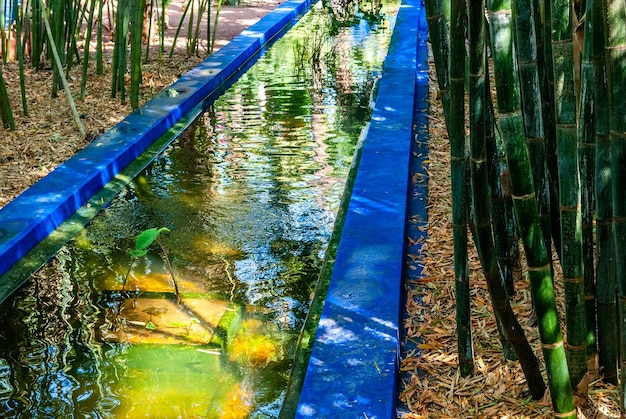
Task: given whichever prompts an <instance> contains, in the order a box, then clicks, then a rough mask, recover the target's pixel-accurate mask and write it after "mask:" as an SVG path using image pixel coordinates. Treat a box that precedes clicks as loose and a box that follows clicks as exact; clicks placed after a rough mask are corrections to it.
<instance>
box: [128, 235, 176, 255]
mask: <svg viewBox="0 0 626 419" xmlns="http://www.w3.org/2000/svg"><path fill="white" fill-rule="evenodd" d="M164 231H165V232H166V233H169V232H170V229H169V228H167V227H161V228H149V229H147V230H144V231H142V232H141V233H140V234H139V235H138V236H137V239H136V240H135V248H134V249H131V251H130V255H131V256H132V257H133V258H139V257H141V256H145V255H146V253H148V247H150V245H151V244H152V243H154V242H155V241H156V240H157V239H158V238H159V235H160V234H161V233H162V232H164Z"/></svg>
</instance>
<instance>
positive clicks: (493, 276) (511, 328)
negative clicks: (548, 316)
mask: <svg viewBox="0 0 626 419" xmlns="http://www.w3.org/2000/svg"><path fill="white" fill-rule="evenodd" d="M484 15H485V3H484V0H480V1H475V2H472V3H470V4H469V15H468V40H469V79H470V83H469V100H470V173H471V179H472V197H473V201H472V207H473V214H474V221H475V225H476V231H475V233H474V242H475V243H476V248H477V249H478V254H479V257H480V261H481V265H482V268H483V272H484V275H485V279H486V281H487V287H488V289H489V294H490V296H491V303H492V306H493V308H494V312H495V314H496V316H497V317H498V319H499V321H501V322H502V326H503V329H504V332H505V333H506V337H507V338H508V340H509V341H510V343H511V344H512V345H513V348H514V350H515V354H516V355H517V357H518V359H519V361H520V365H521V367H522V370H523V372H524V375H525V376H526V381H527V383H528V388H529V390H530V392H531V394H532V396H533V398H535V399H539V398H541V397H543V394H544V392H545V383H544V381H543V378H542V376H541V372H540V371H539V362H538V360H537V358H536V357H535V355H534V353H533V351H532V349H531V347H530V345H529V344H528V341H527V340H526V337H525V336H524V331H523V330H522V328H521V326H520V325H519V322H518V321H517V319H516V318H515V314H514V313H513V310H512V309H511V305H510V302H509V299H508V295H507V293H506V290H505V288H504V283H503V281H502V278H501V277H500V274H499V270H498V267H497V262H496V258H495V252H494V245H493V238H492V233H491V221H490V219H489V218H490V211H489V208H488V201H487V200H485V199H484V197H486V196H489V179H488V172H487V164H486V143H485V134H486V131H485V115H486V105H487V101H486V93H487V90H486V88H485V79H486V74H485V68H486V60H487V56H486V50H487V49H486V43H485V37H486V28H485V26H486V25H485V18H484Z"/></svg>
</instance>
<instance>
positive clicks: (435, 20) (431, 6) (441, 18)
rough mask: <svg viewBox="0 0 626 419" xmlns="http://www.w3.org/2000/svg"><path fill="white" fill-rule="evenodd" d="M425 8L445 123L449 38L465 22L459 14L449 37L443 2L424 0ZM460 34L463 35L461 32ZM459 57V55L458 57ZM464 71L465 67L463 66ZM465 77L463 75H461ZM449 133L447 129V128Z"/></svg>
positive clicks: (448, 99) (447, 100) (448, 76)
mask: <svg viewBox="0 0 626 419" xmlns="http://www.w3.org/2000/svg"><path fill="white" fill-rule="evenodd" d="M424 6H425V9H426V23H427V24H428V39H429V40H430V44H431V46H432V48H431V49H432V52H433V58H434V59H435V72H436V74H437V84H438V86H439V93H440V95H441V104H442V107H443V114H444V116H445V119H446V125H447V124H448V122H449V119H450V118H449V115H450V74H449V72H450V71H452V70H451V69H450V66H451V65H452V63H451V62H450V59H451V57H450V39H449V38H451V37H452V36H455V35H456V36H458V35H459V34H455V33H454V31H455V30H464V28H465V23H464V22H463V21H462V19H463V17H462V16H459V17H457V19H458V20H459V21H457V22H454V23H452V22H451V24H454V25H455V26H454V27H453V28H451V29H450V37H448V24H447V22H446V16H445V15H444V8H443V2H442V1H441V0H426V1H425V2H424ZM460 35H463V34H462V33H461V34H460ZM455 58H457V57H455ZM458 58H459V59H460V57H458ZM462 60H463V63H464V65H465V51H463V58H462ZM463 71H465V68H463ZM463 77H465V75H463ZM448 134H449V129H448Z"/></svg>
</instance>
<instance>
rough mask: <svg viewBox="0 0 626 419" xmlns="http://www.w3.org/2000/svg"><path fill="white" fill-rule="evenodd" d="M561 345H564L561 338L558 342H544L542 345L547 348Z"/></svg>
mask: <svg viewBox="0 0 626 419" xmlns="http://www.w3.org/2000/svg"><path fill="white" fill-rule="evenodd" d="M561 346H563V340H562V339H561V340H560V341H558V342H555V343H542V344H541V347H542V348H546V349H556V348H560V347H561Z"/></svg>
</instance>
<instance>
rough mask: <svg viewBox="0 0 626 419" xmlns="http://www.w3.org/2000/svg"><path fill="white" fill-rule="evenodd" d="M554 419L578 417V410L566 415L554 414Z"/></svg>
mask: <svg viewBox="0 0 626 419" xmlns="http://www.w3.org/2000/svg"><path fill="white" fill-rule="evenodd" d="M554 417H555V418H570V417H576V409H574V410H572V411H570V412H565V413H557V412H554Z"/></svg>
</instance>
